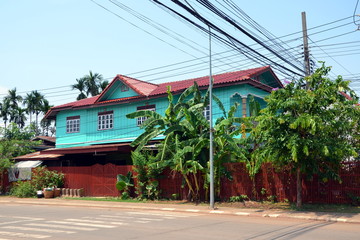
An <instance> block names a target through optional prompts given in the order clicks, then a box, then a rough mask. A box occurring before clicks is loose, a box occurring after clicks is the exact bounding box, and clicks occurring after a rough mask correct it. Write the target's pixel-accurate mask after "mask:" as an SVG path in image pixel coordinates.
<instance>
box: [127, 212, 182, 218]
mask: <svg viewBox="0 0 360 240" xmlns="http://www.w3.org/2000/svg"><path fill="white" fill-rule="evenodd" d="M127 214H130V215H150V216H160V217H164V218H166V217H176V218H186V217H188V216H183V215H175V214H168V213H165V214H163V213H142V212H127Z"/></svg>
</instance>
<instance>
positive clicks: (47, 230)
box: [1, 226, 75, 234]
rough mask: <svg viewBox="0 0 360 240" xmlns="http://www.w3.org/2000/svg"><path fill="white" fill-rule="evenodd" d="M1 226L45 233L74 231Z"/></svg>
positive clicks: (68, 232)
mask: <svg viewBox="0 0 360 240" xmlns="http://www.w3.org/2000/svg"><path fill="white" fill-rule="evenodd" d="M1 228H6V229H17V230H21V231H34V232H46V233H67V234H71V233H75V232H72V231H64V230H56V229H49V228H46V229H44V228H31V227H17V226H5V227H1Z"/></svg>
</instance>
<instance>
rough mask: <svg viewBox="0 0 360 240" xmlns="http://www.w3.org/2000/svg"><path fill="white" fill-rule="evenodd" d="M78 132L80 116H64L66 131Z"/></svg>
mask: <svg viewBox="0 0 360 240" xmlns="http://www.w3.org/2000/svg"><path fill="white" fill-rule="evenodd" d="M76 132H80V116H71V117H67V118H66V133H76Z"/></svg>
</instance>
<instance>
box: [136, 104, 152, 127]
mask: <svg viewBox="0 0 360 240" xmlns="http://www.w3.org/2000/svg"><path fill="white" fill-rule="evenodd" d="M142 110H149V111H154V112H155V111H156V108H155V105H149V107H148V108H147V106H143V107H138V108H137V111H142ZM148 118H149V117H138V118H136V126H138V127H140V126H141V125H142V124H143V123H144V122H145V121H146V120H147V119H148Z"/></svg>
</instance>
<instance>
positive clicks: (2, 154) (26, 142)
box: [0, 123, 39, 175]
mask: <svg viewBox="0 0 360 240" xmlns="http://www.w3.org/2000/svg"><path fill="white" fill-rule="evenodd" d="M0 135H3V138H1V139H0V175H1V174H2V173H3V171H4V170H5V169H6V168H8V167H10V166H11V165H12V163H13V158H14V157H17V156H21V155H24V154H28V153H30V152H33V151H34V150H33V147H34V146H36V145H38V144H39V143H38V142H34V141H31V140H30V139H31V138H32V137H34V136H35V133H34V130H33V129H31V128H29V127H26V128H24V129H20V128H19V127H18V126H17V125H16V124H14V123H12V124H10V126H9V127H8V128H6V129H5V128H0Z"/></svg>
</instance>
